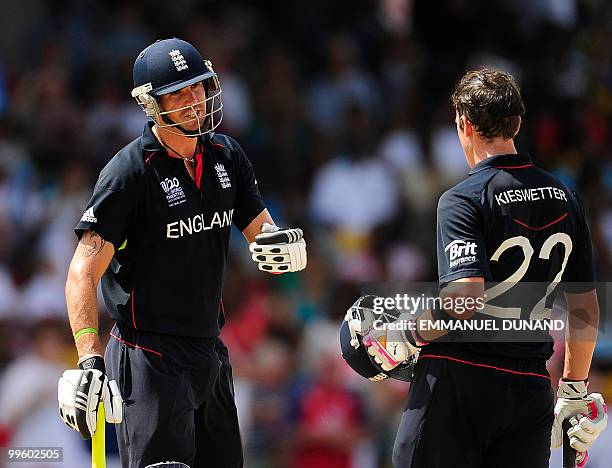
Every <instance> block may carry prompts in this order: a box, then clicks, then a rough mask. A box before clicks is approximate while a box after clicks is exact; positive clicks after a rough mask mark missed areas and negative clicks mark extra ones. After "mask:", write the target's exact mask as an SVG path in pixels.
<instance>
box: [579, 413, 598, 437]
mask: <svg viewBox="0 0 612 468" xmlns="http://www.w3.org/2000/svg"><path fill="white" fill-rule="evenodd" d="M577 427H581V428H582V429H584V430H585V431H586V432H589V433H591V434H594V433H595V432H597V424H595V423H594V422H593V421H591V420H590V419H589V418H588V417H586V416H585V417H583V418H581V419H580V421H579V422H578V424H577Z"/></svg>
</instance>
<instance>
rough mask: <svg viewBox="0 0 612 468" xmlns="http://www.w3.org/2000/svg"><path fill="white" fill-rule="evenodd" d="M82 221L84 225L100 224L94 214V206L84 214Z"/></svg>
mask: <svg viewBox="0 0 612 468" xmlns="http://www.w3.org/2000/svg"><path fill="white" fill-rule="evenodd" d="M81 221H82V222H84V223H97V222H98V218H96V217H95V215H94V212H93V206H92V207H91V208H88V209H87V211H85V213H83V216H81Z"/></svg>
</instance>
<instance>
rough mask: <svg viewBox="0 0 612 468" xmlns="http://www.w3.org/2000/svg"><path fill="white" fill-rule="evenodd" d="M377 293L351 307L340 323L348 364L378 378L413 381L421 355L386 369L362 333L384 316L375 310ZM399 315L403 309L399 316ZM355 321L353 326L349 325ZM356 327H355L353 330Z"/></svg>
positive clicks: (342, 342)
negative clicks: (372, 351) (365, 342)
mask: <svg viewBox="0 0 612 468" xmlns="http://www.w3.org/2000/svg"><path fill="white" fill-rule="evenodd" d="M376 297H377V296H373V295H366V296H361V297H360V298H359V299H357V300H356V301H355V303H354V304H353V305H352V306H351V307H350V308H349V309H348V311H347V313H346V316H345V318H344V320H343V321H342V326H341V327H340V347H341V349H342V357H343V358H344V360H345V361H346V362H347V364H348V365H349V366H350V367H351V369H353V370H354V371H355V372H357V373H358V374H359V375H361V376H362V377H365V378H366V379H368V380H372V381H374V382H378V381H380V380H385V379H387V378H389V377H391V378H393V379H397V380H403V381H405V382H411V381H412V377H413V375H414V367H415V366H416V362H417V359H418V355H412V356H410V357H409V358H408V359H407V360H406V361H405V362H402V363H401V364H400V365H399V366H397V367H396V368H395V369H392V370H390V371H385V370H383V368H382V367H381V366H380V364H378V363H377V362H376V361H375V360H374V357H373V356H371V355H370V354H369V353H368V351H367V349H366V347H365V346H364V344H363V342H362V336H363V335H366V334H367V330H368V329H369V328H370V327H372V326H373V324H374V321H375V320H377V319H379V318H380V316H379V315H377V314H376V313H375V311H374V299H375V298H376ZM397 317H399V311H397V315H396V316H395V318H397ZM349 323H351V324H352V325H353V326H352V327H351V326H349ZM351 328H353V331H351ZM356 329H357V330H360V331H361V332H362V333H356V332H355V330H356Z"/></svg>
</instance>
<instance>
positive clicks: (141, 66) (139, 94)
mask: <svg viewBox="0 0 612 468" xmlns="http://www.w3.org/2000/svg"><path fill="white" fill-rule="evenodd" d="M133 79H134V89H133V90H132V97H134V98H135V99H136V101H137V102H138V103H139V104H140V105H141V107H142V108H143V110H144V111H145V113H146V114H147V116H149V117H151V118H152V119H153V120H155V122H156V124H157V126H158V127H161V128H166V129H167V130H168V131H172V132H173V133H178V134H181V135H187V136H198V135H204V134H207V133H210V132H212V131H213V130H214V129H215V128H216V127H217V126H219V124H220V123H221V119H222V118H223V104H222V102H221V85H220V83H219V78H218V76H217V74H216V73H215V72H214V70H213V68H212V64H211V62H210V61H208V60H204V59H203V58H202V56H201V55H200V52H198V50H197V49H196V48H195V47H194V46H193V45H191V44H190V43H189V42H186V41H183V40H181V39H177V38H172V39H163V40H158V41H156V42H154V43H153V44H151V45H150V46H148V47H147V48H146V49H144V50H143V51H142V52H140V54H138V57H137V58H136V60H135V62H134V70H133ZM199 83H202V85H203V86H204V91H205V97H204V99H202V100H194V102H191V103H189V104H188V105H186V106H182V107H179V108H174V109H161V107H160V105H159V97H160V96H162V95H164V94H169V93H173V92H175V91H179V90H181V89H183V88H186V87H187V86H192V85H197V84H199ZM196 124H197V128H195V127H196ZM189 126H190V127H192V128H191V129H188V128H186V127H189ZM174 129H178V130H180V133H179V132H178V131H176V130H174Z"/></svg>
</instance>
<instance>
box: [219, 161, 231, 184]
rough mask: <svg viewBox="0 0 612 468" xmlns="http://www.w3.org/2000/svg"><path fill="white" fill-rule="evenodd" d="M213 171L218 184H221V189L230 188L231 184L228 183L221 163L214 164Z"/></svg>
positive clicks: (227, 177) (228, 180)
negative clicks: (217, 178)
mask: <svg viewBox="0 0 612 468" xmlns="http://www.w3.org/2000/svg"><path fill="white" fill-rule="evenodd" d="M215 171H217V177H219V182H221V187H222V188H230V187H231V186H232V184H231V183H230V178H229V176H228V175H227V171H226V170H225V166H224V165H223V164H221V163H217V164H215Z"/></svg>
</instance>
